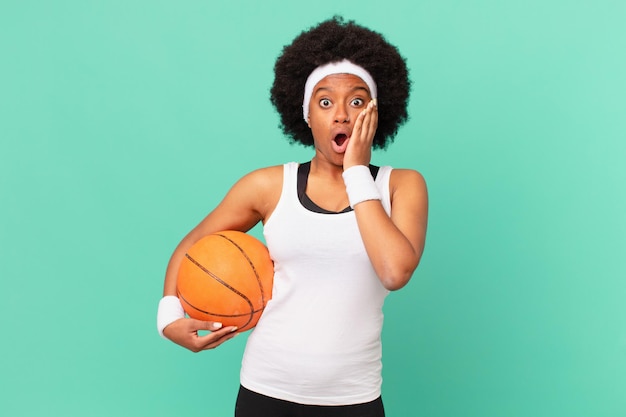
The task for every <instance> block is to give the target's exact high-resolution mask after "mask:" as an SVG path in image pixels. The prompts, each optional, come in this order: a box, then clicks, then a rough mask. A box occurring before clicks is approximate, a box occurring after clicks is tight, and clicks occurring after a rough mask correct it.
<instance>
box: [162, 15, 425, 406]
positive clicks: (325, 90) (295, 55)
mask: <svg viewBox="0 0 626 417" xmlns="http://www.w3.org/2000/svg"><path fill="white" fill-rule="evenodd" d="M274 70H275V80H274V84H273V86H272V90H271V100H272V103H273V104H274V106H275V107H276V109H277V110H278V112H279V114H280V116H281V123H282V128H283V131H284V132H285V134H286V135H287V136H288V137H290V138H291V140H292V141H295V142H298V143H301V144H303V145H305V146H311V147H313V149H314V155H313V157H312V159H311V161H310V162H307V163H303V164H297V163H288V164H285V165H282V166H274V167H269V168H263V169H259V170H256V171H254V172H251V173H250V174H248V175H246V176H244V177H243V178H241V179H240V180H239V181H238V182H237V183H236V184H235V185H234V186H233V187H232V188H231V190H230V191H229V192H228V193H227V195H226V196H225V198H224V199H223V201H222V202H221V203H220V204H219V205H218V206H217V207H216V208H215V209H214V210H213V211H212V212H211V213H210V214H209V215H208V216H207V217H206V218H205V219H204V220H202V222H200V224H199V225H198V226H196V227H195V228H194V229H193V230H192V231H191V232H190V233H189V234H188V235H187V236H186V237H185V238H184V239H183V240H182V242H181V243H180V244H179V246H178V247H177V248H176V250H175V251H174V254H173V255H172V258H171V260H170V263H169V265H168V268H167V272H166V277H165V285H164V293H163V294H164V297H163V299H162V300H161V302H160V304H159V312H158V327H159V331H160V332H161V334H162V335H163V336H164V337H166V338H168V339H170V340H172V341H173V342H175V343H177V344H179V345H181V346H184V347H186V348H187V349H190V350H192V351H194V352H198V351H201V350H206V349H213V348H215V347H217V346H219V345H221V344H222V343H224V342H226V341H227V340H229V339H231V338H232V337H234V335H235V334H236V333H234V332H235V330H236V328H234V327H222V325H221V324H220V323H213V322H202V321H198V320H194V319H190V318H185V316H184V313H183V310H182V308H181V306H180V302H179V300H178V299H177V298H176V272H177V270H178V267H179V265H180V262H181V259H182V257H183V256H184V254H185V252H186V251H187V249H188V248H189V247H190V246H191V245H192V244H193V243H195V242H196V241H198V240H199V239H200V238H202V237H203V236H206V235H207V234H210V233H213V232H217V231H222V230H240V231H244V232H245V231H248V230H250V229H251V228H252V227H253V226H254V225H256V224H257V223H258V222H262V223H263V225H264V231H263V233H264V236H265V241H266V243H267V246H268V248H269V251H270V254H271V256H272V259H273V260H274V268H275V276H274V288H273V298H272V300H271V301H270V302H269V303H268V305H267V307H266V309H265V311H264V313H263V316H262V317H261V319H260V321H259V323H258V324H257V327H256V328H255V329H254V330H253V331H252V333H251V334H250V336H249V338H248V342H247V345H246V350H245V353H244V358H243V363H242V370H241V388H240V392H239V396H238V399H237V405H236V416H238V417H250V416H272V417H276V416H283V415H284V416H290V415H299V416H300V415H310V416H318V415H324V416H326V415H333V416H334V415H337V416H353V415H354V416H356V415H359V416H372V417H374V416H377V417H379V416H384V409H383V404H382V400H381V396H380V393H381V382H382V379H381V368H382V365H381V357H382V352H381V342H380V334H381V330H382V319H383V315H382V306H383V302H384V299H385V296H386V295H387V294H388V292H389V291H392V290H398V289H400V288H402V287H403V286H404V285H406V283H407V282H408V281H409V279H410V278H411V276H412V274H413V272H414V271H415V269H416V268H417V266H418V264H419V261H420V258H421V255H422V252H423V249H424V241H425V235H426V221H427V210H428V207H427V191H426V185H425V183H424V180H423V178H422V176H421V175H420V174H419V173H418V172H416V171H414V170H407V169H392V168H391V167H388V166H383V167H375V166H372V165H370V159H371V151H372V148H385V147H386V146H387V145H388V144H389V143H390V142H391V141H392V139H393V138H394V137H395V135H396V133H397V130H398V128H399V126H400V125H401V124H403V123H404V122H405V121H406V119H407V111H406V107H407V101H408V95H409V80H408V72H407V68H406V64H405V61H404V59H403V58H402V57H401V55H400V54H399V53H398V51H397V49H396V48H395V47H394V46H392V45H390V44H389V43H387V41H386V40H385V39H384V38H383V37H382V36H381V35H379V34H378V33H376V32H373V31H371V30H369V29H367V28H364V27H362V26H359V25H356V24H355V23H353V22H347V23H346V22H344V21H343V20H342V19H340V18H334V19H331V20H329V21H326V22H323V23H321V24H319V25H318V26H316V27H314V28H312V29H310V30H308V31H305V32H303V33H302V34H300V35H299V36H298V37H297V38H296V39H295V40H294V41H293V42H292V44H290V45H288V46H286V47H285V48H284V49H283V52H282V54H281V56H280V57H279V58H278V60H277V61H276V65H275V68H274ZM199 330H210V331H211V332H210V333H208V334H206V335H202V336H201V335H199V334H198V331H199Z"/></svg>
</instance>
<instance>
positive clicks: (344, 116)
mask: <svg viewBox="0 0 626 417" xmlns="http://www.w3.org/2000/svg"><path fill="white" fill-rule="evenodd" d="M349 121H350V115H349V114H348V109H347V108H346V106H345V105H344V104H337V105H336V106H335V123H348V122H349Z"/></svg>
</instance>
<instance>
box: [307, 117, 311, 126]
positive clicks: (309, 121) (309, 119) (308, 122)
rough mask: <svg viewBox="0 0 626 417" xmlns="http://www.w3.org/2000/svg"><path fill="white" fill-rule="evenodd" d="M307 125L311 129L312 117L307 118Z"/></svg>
mask: <svg viewBox="0 0 626 417" xmlns="http://www.w3.org/2000/svg"><path fill="white" fill-rule="evenodd" d="M306 125H307V126H308V127H309V129H310V128H311V116H307V118H306Z"/></svg>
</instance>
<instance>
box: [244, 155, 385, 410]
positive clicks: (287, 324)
mask: <svg viewBox="0 0 626 417" xmlns="http://www.w3.org/2000/svg"><path fill="white" fill-rule="evenodd" d="M297 171H298V164H297V163H295V162H291V163H288V164H285V165H284V180H283V189H282V193H281V196H280V200H279V202H278V204H277V206H276V208H275V210H274V212H273V213H272V215H271V216H270V218H269V220H268V221H266V223H265V226H264V231H263V233H264V236H265V241H266V243H267V246H268V248H269V251H270V254H271V256H272V259H273V260H274V270H275V275H274V287H273V293H272V299H271V300H270V302H269V303H268V305H267V307H266V308H265V311H264V313H263V315H262V316H261V319H260V320H259V323H258V324H257V327H256V328H255V329H254V330H253V331H252V333H251V334H250V335H249V337H248V342H247V345H246V349H245V352H244V356H243V363H242V368H241V384H242V385H243V386H244V387H246V388H247V389H249V390H251V391H255V392H257V393H260V394H263V395H267V396H270V397H274V398H278V399H282V400H287V401H292V402H297V403H300V404H315V405H347V404H358V403H364V402H368V401H372V400H374V399H376V398H378V396H380V392H381V384H382V376H381V371H382V363H381V357H382V346H381V339H380V336H381V331H382V325H383V312H382V307H383V302H384V300H385V297H386V296H387V294H388V293H389V291H388V290H387V289H385V287H384V286H383V285H382V284H381V282H380V280H379V279H378V277H377V276H376V273H375V272H374V269H373V267H372V265H371V262H370V260H369V258H368V256H367V254H366V252H365V247H364V245H363V241H362V240H361V235H360V234H359V229H358V226H357V223H356V218H355V215H354V212H353V211H349V212H346V213H340V214H322V213H316V212H313V211H309V210H308V209H306V208H304V207H303V206H302V204H301V203H300V201H299V199H298V196H297V190H296V186H297ZM390 173H391V167H388V166H384V167H381V168H380V169H379V171H378V175H377V177H376V185H377V186H378V188H379V190H380V192H381V195H382V203H383V206H384V208H385V210H386V212H387V214H389V213H390V212H391V209H390V207H391V205H390V199H389V176H390Z"/></svg>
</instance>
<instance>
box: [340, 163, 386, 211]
mask: <svg viewBox="0 0 626 417" xmlns="http://www.w3.org/2000/svg"><path fill="white" fill-rule="evenodd" d="M342 176H343V182H344V183H345V184H346V192H347V193H348V200H349V201H350V207H352V208H354V206H356V205H357V204H359V203H362V202H363V201H368V200H382V197H381V196H380V191H378V187H376V183H375V182H374V178H373V177H372V173H371V172H370V169H369V167H367V166H365V165H354V166H351V167H350V168H348V169H346V170H345V171H343V174H342Z"/></svg>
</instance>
